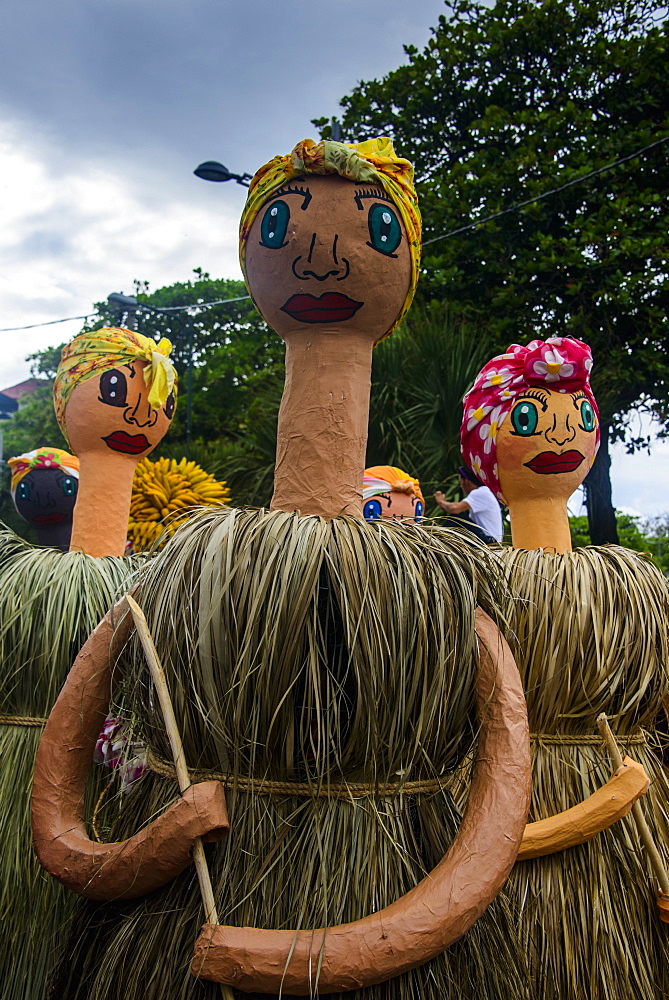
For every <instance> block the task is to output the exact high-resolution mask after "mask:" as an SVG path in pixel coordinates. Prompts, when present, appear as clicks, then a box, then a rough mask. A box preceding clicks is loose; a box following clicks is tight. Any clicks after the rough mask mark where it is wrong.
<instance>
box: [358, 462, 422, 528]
mask: <svg viewBox="0 0 669 1000" xmlns="http://www.w3.org/2000/svg"><path fill="white" fill-rule="evenodd" d="M362 504H363V506H362V514H363V517H364V518H365V519H366V520H367V521H375V520H376V519H377V518H379V517H387V518H390V519H391V520H406V519H408V520H410V521H420V520H421V519H422V517H423V514H424V512H425V499H424V497H423V494H422V492H421V488H420V483H419V481H418V480H417V479H414V478H413V477H412V476H410V475H409V474H408V473H407V472H402V470H401V469H398V468H396V467H395V466H394V465H374V466H372V467H371V468H369V469H365V476H364V479H363V481H362Z"/></svg>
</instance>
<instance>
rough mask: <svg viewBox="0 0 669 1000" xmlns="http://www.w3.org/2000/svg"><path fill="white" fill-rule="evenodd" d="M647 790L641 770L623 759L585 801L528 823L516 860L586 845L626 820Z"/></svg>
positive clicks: (637, 764)
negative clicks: (609, 776) (610, 775)
mask: <svg viewBox="0 0 669 1000" xmlns="http://www.w3.org/2000/svg"><path fill="white" fill-rule="evenodd" d="M649 786H650V778H649V777H648V775H647V774H646V772H645V770H644V768H643V766H642V765H641V764H639V763H638V762H637V761H635V760H632V758H631V757H625V759H624V760H623V762H622V765H621V766H620V767H619V768H618V769H617V770H616V771H614V773H613V777H612V778H610V780H609V781H607V782H606V784H605V785H602V787H601V788H598V789H597V791H596V792H593V793H592V795H589V796H588V798H587V799H583V801H582V802H578V803H577V804H576V805H575V806H572V807H571V809H565V810H564V812H560V813H556V814H555V815H554V816H549V817H548V818H547V819H541V820H538V821H537V822H536V823H528V824H527V826H526V827H525V833H524V834H523V840H522V843H521V845H520V850H519V852H518V860H519V861H527V860H528V859H530V858H543V857H545V856H546V855H547V854H556V853H557V852H558V851H565V850H566V849H567V848H568V847H576V846H577V845H578V844H585V843H586V841H588V840H592V838H593V837H595V836H596V835H597V834H598V833H601V832H602V830H608V828H609V827H610V826H613V824H614V823H617V822H618V820H619V819H622V818H623V816H627V814H628V812H630V810H631V808H632V806H633V805H634V803H635V802H636V800H637V799H639V798H641V796H642V795H645V794H646V792H647V791H648V788H649Z"/></svg>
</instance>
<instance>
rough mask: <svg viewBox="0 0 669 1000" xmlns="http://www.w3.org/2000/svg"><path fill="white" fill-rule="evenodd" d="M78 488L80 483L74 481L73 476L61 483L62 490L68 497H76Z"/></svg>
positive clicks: (62, 480) (66, 477) (67, 477)
mask: <svg viewBox="0 0 669 1000" xmlns="http://www.w3.org/2000/svg"><path fill="white" fill-rule="evenodd" d="M78 487H79V482H78V480H76V479H74V477H73V476H65V478H64V479H61V481H60V488H61V490H62V491H63V493H64V494H65V496H66V497H73V496H76V493H77V489H78Z"/></svg>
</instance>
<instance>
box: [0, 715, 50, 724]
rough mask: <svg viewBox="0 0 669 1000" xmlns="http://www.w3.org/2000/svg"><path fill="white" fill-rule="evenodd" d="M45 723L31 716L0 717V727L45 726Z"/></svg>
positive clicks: (44, 720)
mask: <svg viewBox="0 0 669 1000" xmlns="http://www.w3.org/2000/svg"><path fill="white" fill-rule="evenodd" d="M46 721H47V720H46V719H35V718H33V717H32V716H31V715H0V726H45V725H46Z"/></svg>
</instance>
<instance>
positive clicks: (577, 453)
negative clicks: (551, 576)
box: [496, 387, 597, 553]
mask: <svg viewBox="0 0 669 1000" xmlns="http://www.w3.org/2000/svg"><path fill="white" fill-rule="evenodd" d="M584 400H585V396H584V394H583V393H578V392H576V393H562V392H559V391H556V390H554V389H544V388H536V387H534V388H532V389H530V390H529V392H528V394H527V395H523V394H522V393H521V395H520V396H519V397H518V398H517V399H516V401H515V403H514V405H513V407H512V409H511V412H510V413H509V414H508V415H507V417H506V419H505V420H504V423H503V424H502V426H501V427H500V428H499V430H498V432H497V441H496V444H497V464H498V470H499V471H498V476H499V482H500V487H501V490H502V494H503V496H504V499H505V501H506V503H507V505H508V508H509V516H510V520H511V540H512V543H513V546H514V548H517V549H547V550H549V551H553V552H557V553H562V552H571V551H572V545H571V533H570V531H569V517H568V513H567V501H568V500H569V497H570V496H571V495H572V493H573V492H574V490H576V489H577V488H578V487H579V486H580V485H581V483H582V482H583V480H584V479H585V477H586V475H587V474H588V472H589V471H590V468H591V467H592V463H593V462H594V460H595V454H596V452H597V434H596V428H597V418H596V416H594V413H593V414H592V423H591V425H589V424H587V423H586V421H585V419H584V416H583V412H582V407H583V405H584ZM587 405H588V406H589V404H587ZM528 431H529V432H528ZM531 466H533V468H532V467H531ZM537 470H539V471H537Z"/></svg>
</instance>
